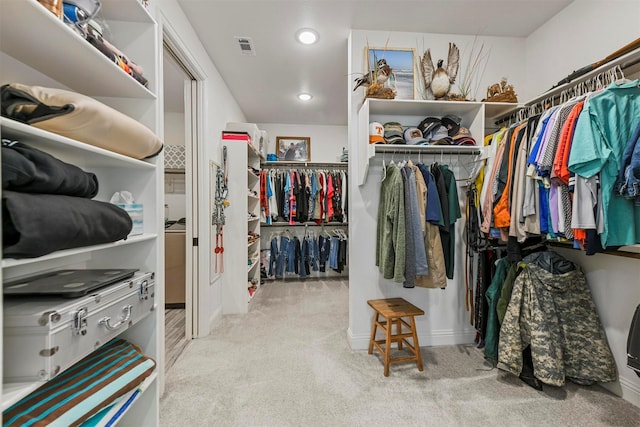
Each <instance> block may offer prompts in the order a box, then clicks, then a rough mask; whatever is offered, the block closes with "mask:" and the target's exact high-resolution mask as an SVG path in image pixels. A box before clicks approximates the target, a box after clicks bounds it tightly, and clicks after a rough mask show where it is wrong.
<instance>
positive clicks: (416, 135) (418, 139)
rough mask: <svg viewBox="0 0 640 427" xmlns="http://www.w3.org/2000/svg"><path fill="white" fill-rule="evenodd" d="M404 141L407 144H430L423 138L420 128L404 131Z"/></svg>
mask: <svg viewBox="0 0 640 427" xmlns="http://www.w3.org/2000/svg"><path fill="white" fill-rule="evenodd" d="M404 140H405V141H406V142H407V144H411V145H416V144H421V143H427V144H428V143H429V141H428V140H426V139H424V138H423V136H422V131H421V130H420V129H418V128H409V129H407V130H405V131H404Z"/></svg>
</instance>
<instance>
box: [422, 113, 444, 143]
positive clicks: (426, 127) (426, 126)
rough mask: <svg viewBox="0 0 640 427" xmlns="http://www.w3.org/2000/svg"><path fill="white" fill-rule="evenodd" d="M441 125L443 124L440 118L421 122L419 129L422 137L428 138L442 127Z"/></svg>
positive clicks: (426, 119)
mask: <svg viewBox="0 0 640 427" xmlns="http://www.w3.org/2000/svg"><path fill="white" fill-rule="evenodd" d="M441 124H442V123H441V122H440V119H439V118H438V117H426V118H425V119H424V120H423V121H421V122H420V124H419V125H418V129H420V131H421V132H422V136H424V137H425V138H426V137H427V135H428V134H429V133H431V132H432V131H433V130H434V129H437V128H438V127H440V125H441Z"/></svg>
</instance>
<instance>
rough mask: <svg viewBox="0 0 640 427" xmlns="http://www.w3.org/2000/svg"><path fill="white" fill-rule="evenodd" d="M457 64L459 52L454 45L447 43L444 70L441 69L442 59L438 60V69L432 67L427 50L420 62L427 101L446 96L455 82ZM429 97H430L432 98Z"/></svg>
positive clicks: (429, 53) (429, 52)
mask: <svg viewBox="0 0 640 427" xmlns="http://www.w3.org/2000/svg"><path fill="white" fill-rule="evenodd" d="M459 62H460V51H459V50H458V47H457V46H456V44H455V43H449V55H448V57H447V66H446V68H443V67H442V64H443V63H444V61H443V60H442V59H439V60H438V67H437V68H436V67H434V66H433V61H432V60H431V51H430V49H427V51H426V52H425V53H424V56H423V57H422V60H421V61H420V65H421V68H422V76H423V78H424V87H425V89H426V90H427V99H440V98H444V97H445V96H447V94H448V93H449V90H450V89H451V86H452V85H453V83H454V82H455V81H456V76H457V75H458V66H459ZM429 95H432V97H431V96H429Z"/></svg>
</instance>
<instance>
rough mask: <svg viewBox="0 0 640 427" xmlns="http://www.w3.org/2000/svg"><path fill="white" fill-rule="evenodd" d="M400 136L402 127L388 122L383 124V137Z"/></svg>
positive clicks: (396, 123)
mask: <svg viewBox="0 0 640 427" xmlns="http://www.w3.org/2000/svg"><path fill="white" fill-rule="evenodd" d="M392 136H402V125H401V124H400V123H398V122H388V123H385V124H384V137H385V138H390V137H392Z"/></svg>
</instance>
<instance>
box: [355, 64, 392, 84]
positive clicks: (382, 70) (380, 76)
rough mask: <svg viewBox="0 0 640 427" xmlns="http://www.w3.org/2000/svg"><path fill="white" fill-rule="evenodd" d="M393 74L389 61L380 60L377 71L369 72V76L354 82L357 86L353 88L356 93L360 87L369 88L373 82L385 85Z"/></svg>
mask: <svg viewBox="0 0 640 427" xmlns="http://www.w3.org/2000/svg"><path fill="white" fill-rule="evenodd" d="M391 72H392V70H391V67H389V65H388V64H387V60H386V59H384V58H382V59H379V60H378V63H377V65H376V70H375V71H369V72H368V73H367V74H365V75H363V76H362V77H358V78H357V79H355V80H354V82H355V83H356V86H355V87H354V88H353V90H354V92H355V90H356V89H358V88H359V87H360V86H369V85H370V84H371V83H372V82H373V81H375V82H377V83H379V84H384V82H386V81H387V80H388V79H389V76H390V75H391Z"/></svg>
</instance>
